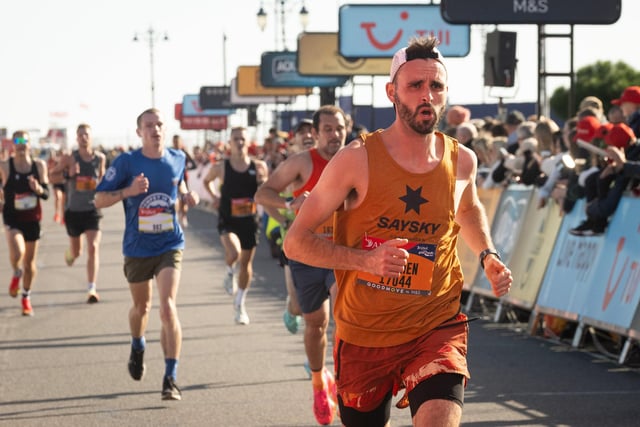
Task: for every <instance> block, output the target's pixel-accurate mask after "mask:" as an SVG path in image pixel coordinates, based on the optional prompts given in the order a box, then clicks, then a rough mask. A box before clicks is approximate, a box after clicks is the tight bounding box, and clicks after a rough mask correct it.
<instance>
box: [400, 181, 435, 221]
mask: <svg viewBox="0 0 640 427" xmlns="http://www.w3.org/2000/svg"><path fill="white" fill-rule="evenodd" d="M399 199H400V200H402V201H403V202H404V203H405V204H406V205H407V206H406V207H405V208H404V213H407V212H409V211H410V210H412V209H413V210H414V211H416V213H417V214H420V205H422V204H424V203H427V202H428V200H427V199H425V198H424V197H422V187H418V188H417V189H415V190H414V189H412V188H411V187H409V186H408V185H407V194H406V195H404V196H402V197H399Z"/></svg>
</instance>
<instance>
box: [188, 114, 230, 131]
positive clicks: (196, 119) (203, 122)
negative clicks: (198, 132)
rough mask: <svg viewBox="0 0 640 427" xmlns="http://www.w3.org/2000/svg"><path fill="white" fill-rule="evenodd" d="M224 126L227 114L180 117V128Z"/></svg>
mask: <svg viewBox="0 0 640 427" xmlns="http://www.w3.org/2000/svg"><path fill="white" fill-rule="evenodd" d="M226 128H227V116H184V117H181V118H180V129H186V130H192V129H211V130H224V129H226Z"/></svg>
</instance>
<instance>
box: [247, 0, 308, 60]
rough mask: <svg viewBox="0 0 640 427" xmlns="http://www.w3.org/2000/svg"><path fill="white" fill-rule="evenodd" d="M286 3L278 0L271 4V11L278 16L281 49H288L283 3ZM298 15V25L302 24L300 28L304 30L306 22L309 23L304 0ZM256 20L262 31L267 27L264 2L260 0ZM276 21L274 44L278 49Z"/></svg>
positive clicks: (283, 0) (284, 0)
mask: <svg viewBox="0 0 640 427" xmlns="http://www.w3.org/2000/svg"><path fill="white" fill-rule="evenodd" d="M286 3H287V1H286V0H278V1H275V2H274V6H273V13H274V16H276V17H278V16H279V17H280V24H279V25H280V36H281V42H282V50H288V49H287V32H286V8H285V4H286ZM298 16H299V18H300V25H301V26H302V30H303V31H304V30H306V29H307V24H308V23H309V11H308V10H307V8H306V7H305V4H304V1H303V2H302V7H301V8H300V11H299V12H298ZM256 17H257V20H258V27H259V28H260V30H261V31H264V29H265V28H266V27H267V12H266V11H265V10H264V2H263V1H261V2H260V10H258V13H257V14H256ZM277 26H278V23H277V20H276V28H275V44H276V49H278V28H277Z"/></svg>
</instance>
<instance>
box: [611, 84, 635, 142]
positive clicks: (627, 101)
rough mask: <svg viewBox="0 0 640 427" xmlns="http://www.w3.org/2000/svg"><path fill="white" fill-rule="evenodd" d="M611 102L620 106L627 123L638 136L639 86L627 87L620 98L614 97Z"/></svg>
mask: <svg viewBox="0 0 640 427" xmlns="http://www.w3.org/2000/svg"><path fill="white" fill-rule="evenodd" d="M611 103H612V104H613V105H619V106H620V108H622V113H623V114H624V117H625V119H626V122H627V124H628V125H629V127H631V129H632V130H633V133H634V134H635V135H636V138H640V86H629V87H627V88H626V89H625V90H624V91H623V92H622V95H620V98H618V99H614V100H613V101H611Z"/></svg>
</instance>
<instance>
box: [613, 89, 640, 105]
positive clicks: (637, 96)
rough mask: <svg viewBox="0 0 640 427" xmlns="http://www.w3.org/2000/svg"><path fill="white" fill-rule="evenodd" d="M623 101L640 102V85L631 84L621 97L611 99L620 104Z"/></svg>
mask: <svg viewBox="0 0 640 427" xmlns="http://www.w3.org/2000/svg"><path fill="white" fill-rule="evenodd" d="M623 102H632V103H634V104H640V86H629V87H628V88H626V89H625V90H624V91H623V92H622V95H621V96H620V98H618V99H614V100H612V101H611V103H612V104H614V105H620V104H622V103H623Z"/></svg>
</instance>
